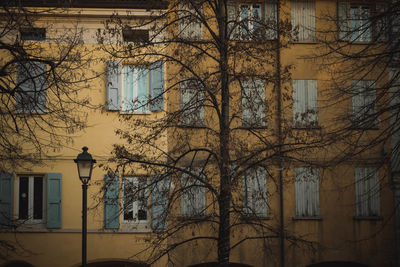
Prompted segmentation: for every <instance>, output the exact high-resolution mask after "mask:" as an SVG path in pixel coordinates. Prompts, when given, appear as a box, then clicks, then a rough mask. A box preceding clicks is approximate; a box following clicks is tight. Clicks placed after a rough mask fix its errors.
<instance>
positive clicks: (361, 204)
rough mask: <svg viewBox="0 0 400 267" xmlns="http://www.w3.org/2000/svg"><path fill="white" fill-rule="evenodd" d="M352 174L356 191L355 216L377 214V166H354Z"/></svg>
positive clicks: (378, 203)
mask: <svg viewBox="0 0 400 267" xmlns="http://www.w3.org/2000/svg"><path fill="white" fill-rule="evenodd" d="M354 175H355V193H356V216H361V217H363V216H367V217H369V216H379V214H380V194H379V191H380V190H379V180H378V170H377V168H375V167H359V168H355V171H354Z"/></svg>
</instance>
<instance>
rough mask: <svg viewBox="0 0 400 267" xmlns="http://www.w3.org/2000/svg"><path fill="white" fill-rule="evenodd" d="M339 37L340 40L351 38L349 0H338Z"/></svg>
mask: <svg viewBox="0 0 400 267" xmlns="http://www.w3.org/2000/svg"><path fill="white" fill-rule="evenodd" d="M337 9H338V35H339V36H338V37H339V40H342V41H349V40H350V27H349V19H350V17H349V13H348V12H349V10H350V6H349V2H338V7H337Z"/></svg>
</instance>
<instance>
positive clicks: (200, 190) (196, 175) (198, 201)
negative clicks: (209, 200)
mask: <svg viewBox="0 0 400 267" xmlns="http://www.w3.org/2000/svg"><path fill="white" fill-rule="evenodd" d="M188 171H190V170H188ZM192 172H193V175H191V174H188V173H182V177H181V192H182V193H181V214H182V216H183V217H197V216H204V215H205V212H206V191H205V187H204V185H203V181H204V180H205V174H204V173H203V172H202V169H201V168H194V169H193V170H192Z"/></svg>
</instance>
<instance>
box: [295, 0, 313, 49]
mask: <svg viewBox="0 0 400 267" xmlns="http://www.w3.org/2000/svg"><path fill="white" fill-rule="evenodd" d="M290 5H291V23H292V27H293V32H292V36H293V40H295V41H315V2H314V1H291V2H290Z"/></svg>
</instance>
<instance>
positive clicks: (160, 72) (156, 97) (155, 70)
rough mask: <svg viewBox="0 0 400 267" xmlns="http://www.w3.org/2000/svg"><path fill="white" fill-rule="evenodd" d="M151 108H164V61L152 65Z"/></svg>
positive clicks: (155, 109)
mask: <svg viewBox="0 0 400 267" xmlns="http://www.w3.org/2000/svg"><path fill="white" fill-rule="evenodd" d="M150 99H151V103H150V110H151V111H158V110H163V109H164V64H163V62H162V61H157V62H154V63H152V64H151V65H150Z"/></svg>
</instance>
